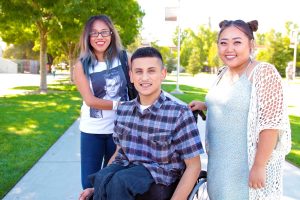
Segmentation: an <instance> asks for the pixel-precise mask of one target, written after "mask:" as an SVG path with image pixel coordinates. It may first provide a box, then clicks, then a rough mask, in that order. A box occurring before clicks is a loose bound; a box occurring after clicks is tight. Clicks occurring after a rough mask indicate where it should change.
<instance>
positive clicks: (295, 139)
mask: <svg viewBox="0 0 300 200" xmlns="http://www.w3.org/2000/svg"><path fill="white" fill-rule="evenodd" d="M162 88H163V90H165V91H166V92H172V91H173V90H175V88H176V85H175V83H174V84H170V83H168V84H163V85H162ZM180 90H181V91H182V92H184V94H174V96H176V97H177V98H178V99H180V100H182V101H184V102H186V103H190V102H191V101H192V100H200V101H204V99H205V95H206V93H207V91H208V90H207V89H202V88H196V87H191V86H187V85H180ZM289 117H290V123H291V129H292V150H291V152H290V153H289V154H288V156H287V157H286V159H287V160H288V161H289V162H291V163H293V164H294V165H296V166H298V167H300V134H299V133H300V116H293V115H290V116H289Z"/></svg>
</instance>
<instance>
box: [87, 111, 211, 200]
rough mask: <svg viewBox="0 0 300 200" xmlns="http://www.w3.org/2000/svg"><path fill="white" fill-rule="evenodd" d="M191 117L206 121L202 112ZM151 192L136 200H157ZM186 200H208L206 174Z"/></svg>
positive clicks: (202, 172)
mask: <svg viewBox="0 0 300 200" xmlns="http://www.w3.org/2000/svg"><path fill="white" fill-rule="evenodd" d="M193 115H194V118H195V120H196V121H198V115H199V116H200V117H201V118H202V120H206V116H205V114H204V113H203V111H200V110H196V111H193ZM151 196H152V194H151V192H150V193H149V192H147V193H145V194H142V195H140V196H139V197H138V198H136V200H146V199H147V200H149V199H151V200H157V199H154V198H152V197H151ZM88 200H93V196H91V197H89V198H88ZM188 200H209V196H208V193H207V172H206V171H204V170H202V171H201V172H200V175H199V177H198V180H197V182H196V184H195V186H194V188H193V190H192V191H191V193H190V195H189V197H188Z"/></svg>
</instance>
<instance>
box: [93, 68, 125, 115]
mask: <svg viewBox="0 0 300 200" xmlns="http://www.w3.org/2000/svg"><path fill="white" fill-rule="evenodd" d="M90 77H91V84H92V88H93V92H94V95H95V96H96V97H98V98H101V99H106V100H114V101H126V100H127V99H128V95H127V87H126V85H127V84H126V79H125V76H124V73H123V71H122V68H121V66H118V67H115V68H112V69H110V70H104V71H100V72H96V73H93V74H91V76H90ZM90 117H92V118H103V112H102V110H98V109H95V108H90Z"/></svg>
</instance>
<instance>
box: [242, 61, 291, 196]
mask: <svg viewBox="0 0 300 200" xmlns="http://www.w3.org/2000/svg"><path fill="white" fill-rule="evenodd" d="M252 75H253V83H252V92H251V100H250V108H249V114H248V128H247V137H248V141H247V144H248V163H249V170H250V169H251V167H252V165H253V162H254V158H255V154H256V149H257V143H258V141H259V134H260V133H261V131H262V130H264V129H278V130H279V138H278V139H279V140H278V143H277V145H276V148H275V149H274V150H273V152H272V155H271V158H270V159H269V161H268V163H267V167H266V177H267V178H266V187H264V188H262V189H258V190H254V189H251V188H250V189H249V193H250V194H249V195H250V196H249V199H250V200H267V199H268V200H269V199H270V200H277V199H280V198H281V195H282V174H283V164H284V159H285V155H286V154H287V153H288V152H289V151H290V149H291V130H290V123H289V118H288V112H287V102H286V101H287V100H286V96H285V94H284V89H283V82H282V79H281V76H280V75H279V73H278V71H277V70H276V68H275V67H274V66H273V65H271V64H269V63H259V64H258V65H257V66H255V68H254V69H253V71H252Z"/></svg>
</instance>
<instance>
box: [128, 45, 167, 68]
mask: <svg viewBox="0 0 300 200" xmlns="http://www.w3.org/2000/svg"><path fill="white" fill-rule="evenodd" d="M145 57H155V58H158V59H160V60H161V63H162V65H163V58H162V56H161V54H160V52H159V51H158V50H157V49H155V48H153V47H141V48H138V49H137V50H136V51H135V52H134V53H133V54H132V56H131V63H132V61H133V60H134V59H137V58H145Z"/></svg>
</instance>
